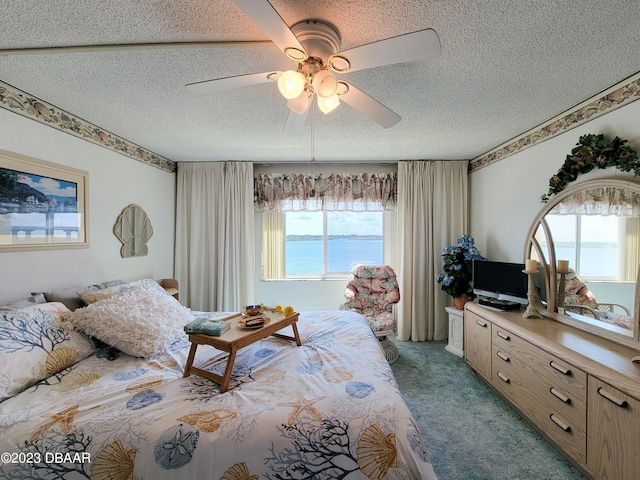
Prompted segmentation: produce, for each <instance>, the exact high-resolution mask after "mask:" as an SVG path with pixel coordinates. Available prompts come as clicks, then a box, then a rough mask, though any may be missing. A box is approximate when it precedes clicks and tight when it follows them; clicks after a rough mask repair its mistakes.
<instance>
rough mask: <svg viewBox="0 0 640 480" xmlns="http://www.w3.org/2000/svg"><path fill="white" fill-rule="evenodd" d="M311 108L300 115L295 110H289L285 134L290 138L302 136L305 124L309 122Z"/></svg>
mask: <svg viewBox="0 0 640 480" xmlns="http://www.w3.org/2000/svg"><path fill="white" fill-rule="evenodd" d="M309 110H311V109H310V108H307V109H306V110H305V111H304V113H303V114H298V113H296V112H294V111H293V110H289V116H288V117H287V124H286V125H285V127H284V134H285V135H286V136H288V137H293V136H296V135H301V134H302V130H303V129H304V124H305V122H306V121H307V116H308V115H309Z"/></svg>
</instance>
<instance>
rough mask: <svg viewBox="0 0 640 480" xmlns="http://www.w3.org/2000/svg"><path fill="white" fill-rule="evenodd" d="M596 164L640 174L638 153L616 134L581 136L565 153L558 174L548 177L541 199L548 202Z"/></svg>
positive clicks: (601, 166) (599, 166)
mask: <svg viewBox="0 0 640 480" xmlns="http://www.w3.org/2000/svg"><path fill="white" fill-rule="evenodd" d="M596 167H597V168H607V167H616V168H617V169H618V170H621V171H623V172H633V173H634V174H635V175H640V161H639V160H638V154H637V153H636V151H635V150H634V149H633V148H631V146H630V145H629V141H628V140H622V139H620V138H619V137H615V138H613V139H610V138H607V137H605V136H604V135H603V134H600V135H594V134H587V135H583V136H581V137H580V139H579V141H578V143H577V145H576V146H575V147H574V148H573V149H572V150H571V153H570V154H569V155H567V158H566V159H565V161H564V163H563V164H562V167H560V170H558V173H556V174H555V175H554V176H553V177H551V178H550V179H549V191H548V192H547V193H546V194H544V195H542V197H541V200H542V202H547V201H548V200H549V198H550V197H551V195H553V194H555V193H559V192H561V191H562V190H564V188H565V187H566V186H567V184H568V183H569V182H573V181H574V180H575V179H576V178H578V175H579V174H581V173H587V172H590V171H591V170H593V169H594V168H596Z"/></svg>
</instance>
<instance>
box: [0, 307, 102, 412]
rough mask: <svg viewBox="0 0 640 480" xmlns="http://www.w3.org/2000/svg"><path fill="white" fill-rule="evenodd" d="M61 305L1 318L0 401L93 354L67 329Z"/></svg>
mask: <svg viewBox="0 0 640 480" xmlns="http://www.w3.org/2000/svg"><path fill="white" fill-rule="evenodd" d="M69 312H70V311H69V309H68V308H67V307H66V306H65V305H64V304H63V303H57V302H54V303H43V304H38V305H34V306H31V307H27V308H22V309H19V310H14V311H12V312H7V313H4V314H2V315H0V401H2V400H6V399H7V398H9V397H12V396H13V395H15V394H17V393H20V392H21V391H22V390H24V389H26V388H27V387H30V386H31V385H33V384H35V383H37V382H39V381H41V380H44V379H46V378H48V377H50V376H52V375H55V374H57V373H59V372H61V371H62V370H65V369H66V368H69V367H70V366H71V365H73V364H74V363H76V362H78V361H80V360H82V359H83V358H86V357H88V356H89V355H91V354H92V353H94V352H95V351H96V347H95V345H94V343H93V341H92V340H91V339H90V338H88V337H86V336H85V335H83V334H81V333H79V332H76V331H73V330H72V329H70V328H66V327H65V326H64V325H63V320H62V318H63V316H64V315H65V314H67V313H69Z"/></svg>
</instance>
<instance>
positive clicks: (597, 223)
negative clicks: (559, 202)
mask: <svg viewBox="0 0 640 480" xmlns="http://www.w3.org/2000/svg"><path fill="white" fill-rule="evenodd" d="M546 220H547V222H548V224H549V227H550V229H551V235H552V237H553V241H554V245H555V248H556V257H557V258H558V259H566V260H569V265H570V267H571V268H573V269H574V270H575V272H576V273H577V274H578V275H580V276H581V277H583V278H584V279H585V280H587V279H589V280H617V281H620V280H624V279H625V249H624V244H625V238H626V231H625V225H626V221H625V220H624V218H618V217H615V216H603V215H548V216H547V217H546Z"/></svg>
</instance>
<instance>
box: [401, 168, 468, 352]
mask: <svg viewBox="0 0 640 480" xmlns="http://www.w3.org/2000/svg"><path fill="white" fill-rule="evenodd" d="M467 170H468V162H467V161H447V162H435V161H410V162H398V210H397V211H398V227H397V234H398V256H399V257H400V258H399V269H398V270H399V272H397V274H398V283H399V284H400V297H401V298H400V303H399V304H398V309H397V314H398V332H397V337H398V339H400V340H403V341H407V340H412V341H425V340H444V339H446V338H447V336H448V334H449V331H448V316H447V313H446V311H445V307H446V306H448V305H449V304H450V298H449V297H448V295H447V294H446V293H444V292H443V291H442V290H441V289H440V285H439V284H438V283H437V282H436V275H437V274H438V273H440V272H441V270H442V258H441V253H442V249H443V248H444V247H446V246H447V245H450V244H454V243H455V242H456V240H457V239H458V238H460V237H461V236H462V235H464V234H466V233H468V232H467V228H468V225H469V221H468V215H469V213H468V212H469V209H468V172H467Z"/></svg>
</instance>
